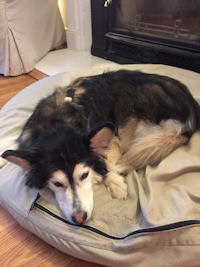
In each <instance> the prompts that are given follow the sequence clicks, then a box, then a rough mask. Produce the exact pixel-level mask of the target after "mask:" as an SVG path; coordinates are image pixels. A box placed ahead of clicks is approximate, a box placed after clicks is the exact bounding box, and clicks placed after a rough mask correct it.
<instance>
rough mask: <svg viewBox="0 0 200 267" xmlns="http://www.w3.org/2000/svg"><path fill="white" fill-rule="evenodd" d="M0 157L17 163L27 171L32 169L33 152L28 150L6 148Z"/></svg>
mask: <svg viewBox="0 0 200 267" xmlns="http://www.w3.org/2000/svg"><path fill="white" fill-rule="evenodd" d="M1 157H2V158H4V159H6V160H8V161H10V162H12V163H14V164H17V165H19V166H20V167H22V168H24V169H26V170H27V171H31V170H32V169H33V158H34V153H32V152H30V151H21V150H6V151H5V152H4V153H3V154H2V155H1Z"/></svg>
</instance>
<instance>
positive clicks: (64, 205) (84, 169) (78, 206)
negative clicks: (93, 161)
mask: <svg viewBox="0 0 200 267" xmlns="http://www.w3.org/2000/svg"><path fill="white" fill-rule="evenodd" d="M83 174H87V176H86V177H85V178H84V179H82V175H83ZM93 175H94V173H93V170H92V169H90V168H89V167H88V166H85V165H84V164H83V163H80V164H77V165H76V166H75V168H74V171H73V174H72V176H73V177H72V178H73V187H72V186H71V184H70V182H69V179H68V177H67V175H66V174H65V173H64V172H63V171H61V170H58V171H55V172H54V173H53V175H52V177H51V178H50V179H49V182H48V186H49V188H50V189H51V190H52V191H53V192H54V194H55V198H56V200H57V202H58V205H59V207H60V209H61V210H62V212H63V214H64V215H65V217H66V218H67V220H68V221H69V222H71V223H74V222H73V220H72V216H73V215H74V214H76V213H79V212H86V213H87V219H89V218H90V217H91V214H92V210H93V189H92V185H93ZM55 183H60V184H62V185H63V186H61V185H60V186H56V184H55Z"/></svg>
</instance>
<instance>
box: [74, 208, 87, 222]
mask: <svg viewBox="0 0 200 267" xmlns="http://www.w3.org/2000/svg"><path fill="white" fill-rule="evenodd" d="M86 219H87V212H85V211H82V212H77V213H75V214H73V215H72V221H73V222H74V223H75V224H83V223H84V222H85V221H86Z"/></svg>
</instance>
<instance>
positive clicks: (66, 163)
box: [2, 124, 113, 224]
mask: <svg viewBox="0 0 200 267" xmlns="http://www.w3.org/2000/svg"><path fill="white" fill-rule="evenodd" d="M112 136H113V131H112V129H111V128H110V127H103V128H100V129H98V130H96V131H94V132H92V133H90V134H89V136H84V135H82V134H80V133H78V132H77V131H75V130H74V129H72V128H70V127H68V126H65V125H62V124H60V125H59V124H58V125H56V126H55V127H53V128H51V129H47V130H46V131H45V132H43V134H42V135H41V136H40V137H39V139H38V140H37V144H36V145H34V146H33V147H31V148H29V149H22V148H19V149H18V150H7V151H5V152H4V153H3V155H2V157H3V158H5V159H7V160H8V161H11V162H13V163H15V164H18V165H20V166H21V167H23V168H25V169H26V170H27V174H28V175H27V184H28V185H29V186H34V187H36V188H43V187H44V186H46V185H47V186H48V187H49V188H50V189H51V190H52V191H53V192H54V194H55V198H56V200H57V202H58V205H59V207H60V209H61V210H62V212H63V213H64V215H65V217H66V218H67V220H68V221H69V222H71V223H74V224H83V223H84V222H85V221H86V220H88V219H89V218H90V216H91V213H92V209H93V190H92V185H93V184H94V183H98V182H101V181H102V179H103V178H104V176H105V175H106V173H107V170H106V166H105V163H104V159H103V158H104V155H105V151H106V147H107V145H108V143H109V141H110V139H111V138H112Z"/></svg>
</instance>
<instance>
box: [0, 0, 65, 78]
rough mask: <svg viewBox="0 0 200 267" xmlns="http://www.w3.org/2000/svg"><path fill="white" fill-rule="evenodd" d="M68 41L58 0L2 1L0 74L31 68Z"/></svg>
mask: <svg viewBox="0 0 200 267" xmlns="http://www.w3.org/2000/svg"><path fill="white" fill-rule="evenodd" d="M64 42H65V30H64V25H63V21H62V18H61V15H60V11H59V8H58V3H57V0H45V1H41V0H0V73H1V74H4V75H7V76H8V75H9V76H15V75H19V74H22V73H26V72H29V71H31V70H32V69H33V68H34V66H35V64H36V63H37V62H38V61H39V60H40V59H41V58H42V57H43V56H44V55H45V54H47V52H48V51H50V50H51V49H53V48H55V47H56V46H59V45H61V44H63V43H64Z"/></svg>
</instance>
